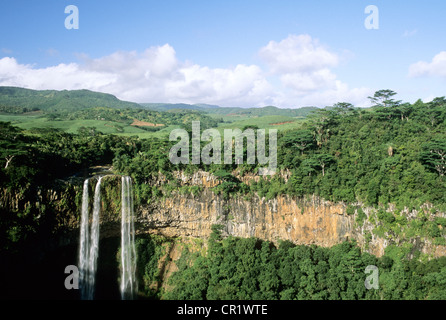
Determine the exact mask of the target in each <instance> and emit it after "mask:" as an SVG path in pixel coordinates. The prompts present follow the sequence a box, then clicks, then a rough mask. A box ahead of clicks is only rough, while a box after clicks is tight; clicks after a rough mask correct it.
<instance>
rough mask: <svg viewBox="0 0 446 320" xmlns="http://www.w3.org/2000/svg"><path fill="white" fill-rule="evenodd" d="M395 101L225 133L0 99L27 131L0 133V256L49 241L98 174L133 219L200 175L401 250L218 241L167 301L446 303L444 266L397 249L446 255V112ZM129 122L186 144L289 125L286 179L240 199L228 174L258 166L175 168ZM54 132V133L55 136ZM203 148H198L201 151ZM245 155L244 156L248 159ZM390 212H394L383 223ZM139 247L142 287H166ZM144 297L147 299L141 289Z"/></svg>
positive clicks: (57, 95)
mask: <svg viewBox="0 0 446 320" xmlns="http://www.w3.org/2000/svg"><path fill="white" fill-rule="evenodd" d="M394 96H395V93H394V92H393V91H390V90H381V91H378V92H377V93H375V95H374V96H373V97H370V99H371V101H373V103H374V104H375V106H374V107H372V108H370V109H358V108H355V107H354V106H352V105H350V104H348V103H337V104H335V105H333V106H332V107H327V108H325V109H320V110H317V111H316V112H314V113H313V114H312V115H311V116H310V117H308V118H307V119H304V120H298V119H295V117H298V116H297V115H292V116H290V115H287V116H285V115H283V114H275V115H274V114H268V113H265V112H271V113H273V111H274V112H275V109H274V108H266V109H265V110H263V111H262V110H259V111H258V112H264V113H263V114H262V115H261V116H259V117H258V118H252V119H251V120H246V118H245V120H240V119H239V122H237V123H223V124H222V122H221V119H219V118H218V117H216V115H217V116H219V115H218V113H217V112H216V111H215V112H214V113H212V112H208V113H207V114H203V113H202V112H201V111H202V110H201V111H197V110H185V109H182V111H179V110H176V109H172V110H169V111H154V110H149V109H142V108H141V107H140V106H138V105H134V104H131V105H127V104H125V103H124V104H122V102H121V101H119V100H117V99H116V98H114V97H113V96H109V95H102V94H100V99H99V98H98V96H97V95H95V94H93V93H91V92H88V91H79V92H72V91H70V92H56V91H45V92H42V91H39V92H34V91H28V90H24V89H18V88H0V112H2V113H5V112H6V113H8V114H6V115H2V116H4V117H5V118H7V119H10V118H14V117H24V118H25V117H26V118H29V119H32V121H31V122H32V123H33V124H32V125H31V124H30V125H29V126H27V127H26V129H21V128H19V127H17V126H14V125H12V124H11V123H8V122H0V190H1V194H0V199H1V200H2V201H1V206H0V215H1V217H0V246H1V247H0V253H1V254H2V256H3V257H6V258H10V257H11V253H12V252H14V253H17V254H19V253H20V252H22V251H21V250H22V248H24V247H25V246H28V247H31V244H33V243H37V242H39V241H43V239H44V238H45V237H51V236H53V235H52V230H53V229H54V225H55V224H56V223H60V221H61V219H62V220H63V219H64V218H65V217H67V218H68V217H69V215H70V214H72V211H73V210H75V208H77V207H78V206H79V203H80V200H81V199H80V197H81V195H80V189H79V185H76V184H70V183H68V181H71V180H72V179H75V178H76V177H81V178H80V179H81V180H82V177H83V176H85V173H86V172H87V171H88V169H89V168H91V167H93V166H100V165H104V166H112V169H113V171H114V172H115V173H118V174H126V175H130V176H131V177H132V178H133V182H134V193H135V204H136V205H146V204H148V203H151V202H152V201H156V200H158V199H159V198H161V197H168V196H170V195H171V193H172V192H180V193H192V194H196V193H199V192H200V191H201V189H200V187H199V186H182V185H181V184H180V182H179V181H177V180H176V179H174V178H173V175H172V172H173V171H183V172H185V173H192V172H194V171H196V170H205V171H208V172H212V173H213V174H214V175H215V176H216V177H217V178H218V179H219V181H220V184H219V185H217V186H216V187H214V188H213V191H214V192H215V193H218V194H221V195H223V196H224V197H226V198H227V197H236V196H243V197H246V198H249V197H250V196H254V195H259V196H261V197H266V198H267V199H271V198H274V197H276V196H277V195H279V194H289V195H291V196H295V197H305V196H306V195H310V194H315V195H318V196H320V197H322V198H325V199H327V200H332V201H344V202H346V203H348V204H349V206H348V208H347V214H349V215H356V223H357V224H358V226H362V225H366V224H368V225H372V226H373V230H372V231H371V232H372V233H373V234H374V235H376V236H378V237H385V238H387V239H389V241H390V240H392V239H397V238H398V239H400V240H401V241H402V242H403V245H401V246H400V247H395V246H392V245H391V246H389V247H388V248H387V252H386V255H385V256H384V257H382V258H379V259H378V258H376V257H373V256H371V255H369V254H366V253H361V252H360V250H359V249H358V248H357V246H356V245H355V244H354V243H344V244H340V245H338V246H336V247H334V248H331V249H328V248H318V247H303V246H293V245H291V244H289V243H282V244H280V245H278V246H274V245H273V244H271V243H268V242H262V241H259V240H256V239H235V238H232V237H229V238H227V239H222V238H221V235H220V233H219V231H218V228H217V229H215V230H214V233H213V236H212V238H211V240H210V242H209V250H208V253H207V254H206V255H203V254H196V253H187V252H185V253H184V254H183V255H182V259H181V260H180V261H179V262H178V266H179V272H178V273H177V274H176V275H175V276H174V277H173V278H172V281H173V282H172V284H171V285H173V286H174V289H173V290H172V291H171V292H168V293H166V296H165V297H167V298H181V299H183V298H185V299H195V298H199V299H245V298H246V299H294V298H298V299H439V298H442V299H444V298H445V287H446V283H445V281H446V280H445V279H446V277H445V273H446V269H445V268H446V267H445V265H446V262H445V260H444V258H441V259H433V260H430V261H427V260H424V259H425V257H424V256H419V255H418V254H417V253H414V252H413V247H410V246H406V245H404V241H405V240H407V239H414V238H421V239H422V240H423V239H429V240H431V241H432V243H433V244H442V245H444V244H446V240H445V235H446V219H445V217H444V214H443V215H442V212H443V213H444V211H446V204H445V202H444V195H445V194H446V180H445V179H446V178H445V174H446V99H445V98H444V97H441V98H436V99H434V100H433V101H431V102H428V103H424V102H422V101H417V102H415V103H413V104H410V103H402V102H401V101H396V100H394V99H393V97H394ZM98 99H99V100H98ZM104 102H105V103H104ZM202 108H204V109H206V110H208V109H209V110H219V111H218V112H220V111H221V110H220V109H223V108H212V107H210V106H202ZM226 111H227V110H226ZM237 112H239V113H240V114H241V111H240V110H238V111H237ZM247 112H251V113H249V114H245V115H247V117H251V116H255V113H254V110H251V109H249V110H248V111H247ZM259 114H260V113H259ZM135 119H136V120H139V121H141V122H150V123H153V124H164V125H165V126H170V128H172V127H183V128H185V129H186V130H187V131H188V132H189V134H191V127H190V124H191V122H192V121H194V120H199V121H200V123H201V130H205V129H207V128H212V127H218V128H219V129H220V130H221V129H222V128H225V127H226V128H234V127H237V126H242V127H240V129H242V130H244V129H247V128H253V129H258V128H272V126H273V124H274V123H275V122H286V120H289V119H294V120H293V121H294V122H293V125H292V126H290V127H281V128H282V130H280V131H279V134H278V138H279V139H278V153H277V157H278V165H279V168H278V169H279V170H282V172H285V175H287V174H288V177H287V178H288V179H285V177H284V176H282V174H277V175H275V176H273V177H266V178H261V179H259V181H258V182H254V181H253V182H252V183H250V184H249V185H247V184H245V183H243V182H242V179H239V178H240V177H236V176H235V175H234V174H233V172H237V173H238V174H239V175H240V176H243V175H244V174H247V173H252V174H254V175H255V174H256V173H257V172H258V170H259V167H260V165H259V164H258V163H255V164H247V163H243V164H236V162H235V159H234V157H233V162H232V163H231V164H203V163H200V164H172V163H171V162H170V161H169V158H168V155H169V150H170V149H171V147H172V146H173V145H174V144H176V143H177V141H169V140H168V138H167V137H165V136H160V137H159V138H158V137H155V136H152V135H150V138H149V139H142V138H140V137H139V136H137V135H136V134H135V135H132V133H133V132H132V131H129V130H130V129H129V128H130V127H131V128H133V126H132V123H133V121H135ZM226 120H228V118H225V121H226ZM295 120H298V121H297V122H296V121H295ZM70 121H71V122H72V121H75V122H78V123H77V127H76V128H77V129H76V130H75V131H74V132H67V131H66V130H65V129H66V128H64V127H65V126H66V124H67V123H68V122H70ZM48 123H51V125H53V124H55V123H58V124H59V125H60V127H58V128H62V129H55V128H52V127H51V126H49V125H48ZM98 123H101V124H102V125H103V126H102V127H104V124H106V125H107V128H109V127H110V128H111V131H108V132H109V133H113V134H105V133H103V131H102V130H101V129H100V127H99V125H98ZM89 124H91V125H89ZM148 128H152V127H148ZM154 128H156V127H154ZM283 128H287V129H288V130H284V129H283ZM133 129H134V130H142V129H138V128H133ZM145 130H150V129H147V128H146V129H145ZM123 133H125V134H123ZM150 134H151V133H150ZM207 143H208V142H201V146H202V147H203V146H205V145H206V144H207ZM268 144H269V140H268V139H267V145H268ZM222 150H223V148H222ZM266 150H268V146H267V148H266ZM246 154H247V146H246V145H245V146H244V155H245V158H244V159H246ZM189 156H190V157H192V155H191V154H190V155H189ZM160 174H163V175H164V176H165V177H166V181H165V184H164V185H161V186H159V185H158V186H152V183H151V182H152V181H153V179H155V178H157V177H158V176H159V175H160ZM54 188H59V189H61V190H62V193H63V194H64V196H63V197H61V198H59V199H57V201H50V200H48V199H47V200H45V198H44V197H43V196H41V195H42V194H43V193H44V192H45V190H52V189H54ZM425 204H429V206H427V207H426V206H424V205H425ZM115 205H116V204H115ZM364 205H366V206H370V207H373V208H374V209H375V211H374V212H373V214H368V215H366V214H365V213H364V211H363V210H362V206H364ZM390 206H392V208H393V209H392V210H388V209H389V207H390ZM411 209H416V210H417V215H416V216H415V217H412V218H410V219H409V218H408V217H407V216H406V215H405V212H407V211H404V210H411ZM70 210H71V211H70ZM367 232H368V233H367V234H365V235H364V236H365V237H366V239H369V238H370V237H371V236H372V234H370V231H367ZM138 241H139V242H138V246H139V249H138V250H140V254H141V257H142V259H141V260H140V265H139V272H140V277H141V278H143V279H145V280H144V281H145V282H144V283H146V285H147V286H148V283H151V282H154V281H155V282H157V281H158V282H159V281H160V280H159V278H157V277H158V275H157V274H156V273H154V272H152V271H153V267H154V266H155V264H156V263H157V261H158V260H159V257H160V256H161V255H162V254H164V252H165V251H163V250H162V249H160V248H158V247H159V246H160V243H159V242H160V241H159V240H153V239H152V240H147V239H146V240H144V239H139V240H138ZM409 252H410V257H411V259H408V256H409ZM367 265H376V266H378V267H379V270H380V286H381V287H380V288H381V290H379V291H374V290H366V289H365V287H364V277H365V274H364V269H365V267H366V266H367ZM197 275H198V276H197ZM146 293H147V294H149V295H150V294H152V293H153V292H152V293H151V291H150V290H149V289H148V288H146Z"/></svg>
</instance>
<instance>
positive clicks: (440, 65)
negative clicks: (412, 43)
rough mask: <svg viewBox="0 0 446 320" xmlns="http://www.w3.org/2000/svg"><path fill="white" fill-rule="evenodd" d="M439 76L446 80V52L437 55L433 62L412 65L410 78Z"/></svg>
mask: <svg viewBox="0 0 446 320" xmlns="http://www.w3.org/2000/svg"><path fill="white" fill-rule="evenodd" d="M422 76H437V77H444V78H446V51H442V52H440V53H439V54H437V55H436V56H435V57H434V58H433V59H432V61H431V62H425V61H419V62H417V63H414V64H412V65H410V67H409V77H412V78H415V77H422Z"/></svg>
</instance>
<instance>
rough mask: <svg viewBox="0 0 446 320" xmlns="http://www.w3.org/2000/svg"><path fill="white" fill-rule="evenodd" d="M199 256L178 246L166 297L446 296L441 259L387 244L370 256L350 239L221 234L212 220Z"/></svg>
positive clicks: (445, 266)
mask: <svg viewBox="0 0 446 320" xmlns="http://www.w3.org/2000/svg"><path fill="white" fill-rule="evenodd" d="M208 246H209V247H208V248H209V249H208V252H207V254H205V255H202V254H200V253H199V252H196V253H191V252H190V251H188V250H187V249H185V251H184V252H183V254H182V256H181V258H180V260H179V261H177V262H176V263H177V265H178V268H179V270H178V271H177V272H176V273H175V274H174V275H173V276H172V277H171V278H170V280H169V283H170V285H171V286H173V289H172V290H171V291H168V292H166V293H165V295H164V296H163V298H167V299H180V300H183V299H186V300H187V299H192V300H197V299H208V300H239V299H254V300H276V299H282V300H310V299H311V300H313V299H314V300H319V299H320V300H359V299H371V300H376V299H385V300H399V299H410V300H417V299H419V300H424V299H440V300H444V299H446V257H442V258H439V259H433V260H430V261H426V262H421V261H418V260H417V259H412V260H405V259H402V256H404V255H405V254H406V253H405V252H404V250H402V249H400V248H396V247H388V250H387V251H386V254H385V255H384V256H383V257H381V258H376V257H375V256H372V255H370V254H367V253H362V252H361V251H360V250H359V248H358V247H357V246H356V245H355V243H354V242H344V243H342V244H339V245H336V246H334V247H332V248H322V247H316V246H296V245H293V244H291V243H289V242H281V243H280V244H279V245H278V246H275V245H274V244H272V243H270V242H266V241H260V240H258V239H255V238H249V239H242V238H234V237H228V238H225V239H222V237H221V228H219V226H217V225H216V226H214V232H213V234H212V235H211V238H210V240H209V244H208ZM367 266H376V267H377V268H378V275H379V282H378V283H375V285H378V288H379V289H373V288H372V289H370V290H368V289H367V288H366V286H365V281H366V279H367V276H368V275H369V274H366V273H365V270H366V267H367Z"/></svg>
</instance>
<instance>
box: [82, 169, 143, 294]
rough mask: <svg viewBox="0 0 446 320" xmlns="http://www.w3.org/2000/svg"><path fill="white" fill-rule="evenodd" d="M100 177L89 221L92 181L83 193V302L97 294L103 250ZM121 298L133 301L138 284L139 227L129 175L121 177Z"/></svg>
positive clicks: (87, 182) (86, 184)
mask: <svg viewBox="0 0 446 320" xmlns="http://www.w3.org/2000/svg"><path fill="white" fill-rule="evenodd" d="M102 178H103V177H99V179H98V181H97V183H96V187H95V192H94V199H93V216H92V219H91V227H90V218H89V210H88V209H89V201H90V198H89V193H88V186H89V181H90V179H87V180H85V181H84V187H83V194H82V211H81V226H80V240H79V242H80V246H79V264H78V265H79V285H80V289H81V299H83V300H92V299H93V298H94V293H95V278H96V270H97V259H98V249H99V212H100V210H101V181H102ZM121 182H122V186H121V203H122V205H121V269H122V270H121V298H122V299H133V297H134V294H135V291H136V287H137V283H136V277H135V270H136V249H135V227H134V214H133V190H132V180H131V178H130V177H128V176H125V177H122V178H121Z"/></svg>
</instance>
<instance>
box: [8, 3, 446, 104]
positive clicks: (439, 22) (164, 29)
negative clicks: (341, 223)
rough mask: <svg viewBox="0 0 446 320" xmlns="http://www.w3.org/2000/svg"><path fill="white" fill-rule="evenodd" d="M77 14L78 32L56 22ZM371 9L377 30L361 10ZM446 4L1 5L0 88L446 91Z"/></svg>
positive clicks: (336, 97) (224, 98) (241, 98)
mask: <svg viewBox="0 0 446 320" xmlns="http://www.w3.org/2000/svg"><path fill="white" fill-rule="evenodd" d="M68 5H75V6H77V7H78V9H79V29H78V30H73V29H72V30H68V29H66V28H65V25H64V22H65V19H66V17H67V16H68V14H66V13H65V12H64V10H65V7H66V6H68ZM368 5H375V6H376V7H377V8H378V9H379V29H377V30H368V29H366V28H365V26H364V20H365V19H366V18H367V16H368V14H366V13H365V12H364V10H365V8H366V7H367V6H368ZM445 11H446V2H445V1H442V0H427V1H418V0H416V1H401V0H392V1H378V0H376V1H374V0H371V1H361V0H349V1H337V0H332V1H323V0H319V1H297V0H292V1H285V0H277V1H265V0H238V1H233V0H226V1H218V0H212V1H209V0H208V1H198V0H197V1H187V0H181V1H180V0H167V1H166V0H163V1H139V0H138V1H134V0H128V1H103V0H95V1H91V0H90V1H83V0H70V1H61V0H51V1H49V0H43V1H31V0H28V1H24V0H15V1H2V2H1V3H0V85H15V86H21V87H27V88H33V89H57V90H61V89H83V88H85V89H90V90H95V91H102V92H107V93H111V94H114V95H116V96H118V97H119V98H121V99H125V100H131V101H136V102H185V103H211V104H219V105H222V106H242V107H249V106H253V107H260V106H264V105H276V106H278V107H301V106H306V105H316V106H325V105H332V104H334V103H336V102H341V101H346V102H351V103H353V104H355V105H357V106H367V103H368V102H367V101H368V100H367V96H368V95H372V94H373V92H375V91H376V90H379V89H392V90H394V91H396V92H397V93H398V96H397V98H398V99H401V100H403V101H409V102H414V101H415V100H417V99H418V98H421V99H423V100H425V101H429V100H431V99H433V98H434V97H437V96H444V95H446V90H445V89H446V41H445V40H446V35H445V32H444V30H446V22H445V21H446V20H445V19H444V17H443V15H444V12H445Z"/></svg>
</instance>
